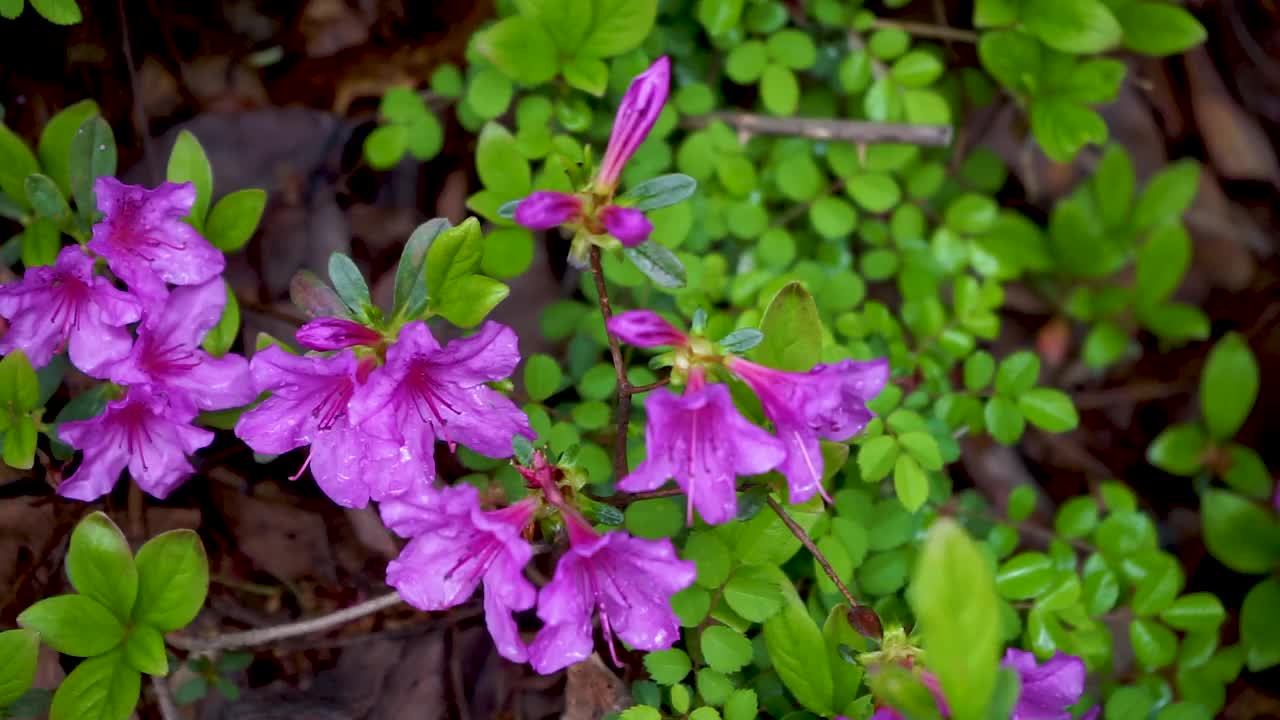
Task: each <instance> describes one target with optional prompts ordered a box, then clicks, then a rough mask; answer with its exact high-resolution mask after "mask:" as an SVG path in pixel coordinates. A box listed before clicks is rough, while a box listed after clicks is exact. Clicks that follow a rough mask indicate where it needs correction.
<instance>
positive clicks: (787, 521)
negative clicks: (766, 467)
mask: <svg viewBox="0 0 1280 720" xmlns="http://www.w3.org/2000/svg"><path fill="white" fill-rule="evenodd" d="M764 501H765V502H767V503H769V507H770V508H773V512H774V513H775V514H777V516H778V519H779V520H782V523H783V524H784V525H786V526H787V529H788V530H790V531H791V534H792V535H795V536H796V539H797V540H799V541H800V544H801V545H804V546H805V548H806V549H808V551H809V552H810V553H812V554H813V559H814V560H817V561H818V564H819V565H821V566H822V571H823V572H825V573H826V574H827V577H829V578H831V582H833V583H835V584H836V589H838V590H839V591H840V594H841V595H843V596H844V599H845V602H847V603H849V607H851V608H856V607H859V606H860V605H861V603H859V602H858V601H857V599H855V598H854V597H853V593H851V592H849V587H848V586H847V585H845V584H844V580H841V579H840V575H839V574H838V573H837V572H836V570H835V568H833V567H831V563H830V562H829V561H828V560H827V556H826V555H823V554H822V551H821V550H819V549H818V546H817V544H816V543H814V542H813V538H811V537H809V533H807V532H805V529H804V528H802V527H800V525H799V524H798V523H796V521H795V520H794V519H792V517H791V516H790V515H788V514H787V511H786V510H784V509H783V508H782V506H781V505H779V504H778V501H777V500H774V499H773V496H772V495H767V496H765V499H764Z"/></svg>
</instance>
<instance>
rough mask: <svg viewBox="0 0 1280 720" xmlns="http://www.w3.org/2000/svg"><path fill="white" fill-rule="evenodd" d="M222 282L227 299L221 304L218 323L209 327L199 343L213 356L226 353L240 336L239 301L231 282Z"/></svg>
mask: <svg viewBox="0 0 1280 720" xmlns="http://www.w3.org/2000/svg"><path fill="white" fill-rule="evenodd" d="M223 284H224V285H226V288H227V301H226V304H224V305H223V306H222V315H221V316H220V317H219V318H218V324H217V325H214V326H213V327H212V328H210V329H209V332H208V334H206V335H205V336H204V340H203V341H201V343H200V345H201V347H203V348H204V349H205V350H206V351H208V353H209V354H210V355H212V356H214V357H222V356H223V355H226V354H227V351H228V350H230V349H231V346H232V345H235V343H236V338H237V337H239V336H240V301H239V300H237V299H236V292H235V290H234V289H232V287H231V283H229V282H226V281H225V280H224V281H223Z"/></svg>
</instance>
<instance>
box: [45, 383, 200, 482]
mask: <svg viewBox="0 0 1280 720" xmlns="http://www.w3.org/2000/svg"><path fill="white" fill-rule="evenodd" d="M194 415H195V414H194V411H193V412H191V413H190V414H183V413H182V412H181V411H177V410H175V409H174V408H173V407H172V406H171V405H170V404H169V402H168V401H167V400H166V399H165V398H164V397H162V396H161V395H159V394H157V393H156V392H154V391H152V389H151V388H150V387H149V386H147V385H134V386H132V387H130V388H128V389H127V390H126V392H125V395H124V397H122V398H120V399H118V400H113V401H111V402H109V403H107V407H106V409H105V410H104V411H103V412H102V414H100V415H98V416H97V417H94V418H91V419H89V420H78V421H74V422H65V423H62V425H60V426H59V428H58V435H59V437H61V438H62V440H63V442H65V443H67V444H68V445H70V446H71V447H73V448H75V449H77V450H81V451H83V453H84V458H83V459H82V460H81V461H80V466H79V467H78V468H76V471H75V472H74V473H72V474H71V476H70V477H68V478H67V479H66V480H64V481H63V482H62V484H61V485H59V486H58V494H59V495H62V496H63V497H68V498H72V499H74V500H84V501H92V500H97V499H98V498H100V497H102V496H103V495H106V494H107V493H108V492H110V491H111V488H112V487H114V486H115V484H116V481H117V480H119V479H120V472H121V471H122V470H124V469H125V468H126V467H127V468H129V475H131V476H132V477H133V479H134V482H136V483H138V487H140V488H142V489H143V490H144V491H146V492H147V493H148V494H149V495H152V496H154V497H157V498H161V499H163V498H165V497H167V496H168V495H169V493H170V492H172V491H173V489H174V488H175V487H177V486H178V485H179V484H181V483H182V481H183V480H185V479H186V478H187V477H188V476H189V475H191V473H192V472H194V470H195V469H194V468H193V467H192V466H191V463H190V461H189V460H188V459H187V456H188V455H190V454H192V453H194V452H195V451H197V450H199V449H200V448H202V447H204V446H206V445H208V444H209V443H210V442H212V441H213V433H212V432H209V431H208V430H202V429H201V428H198V427H195V426H194V425H192V424H191V420H192V418H193V417H194Z"/></svg>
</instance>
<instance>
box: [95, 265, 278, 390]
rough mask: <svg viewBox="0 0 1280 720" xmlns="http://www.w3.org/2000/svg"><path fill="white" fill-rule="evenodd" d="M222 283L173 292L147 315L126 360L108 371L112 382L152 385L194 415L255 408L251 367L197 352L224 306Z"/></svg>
mask: <svg viewBox="0 0 1280 720" xmlns="http://www.w3.org/2000/svg"><path fill="white" fill-rule="evenodd" d="M226 301H227V296H226V287H225V286H224V285H223V282H222V279H221V278H214V279H212V280H210V281H208V282H205V283H202V284H200V285H187V286H184V287H179V288H176V289H175V290H174V291H173V292H172V293H169V296H168V297H167V298H166V299H165V300H164V302H163V303H162V304H159V305H157V306H155V307H153V308H152V309H151V311H150V312H148V314H147V316H146V318H145V319H144V320H143V321H142V324H141V325H140V326H139V327H138V339H137V341H136V342H134V344H133V347H132V348H131V349H130V351H129V354H128V355H126V356H125V357H124V358H123V359H121V360H120V361H119V362H118V363H115V364H113V365H111V366H110V367H109V368H107V370H106V373H107V375H108V377H110V379H111V381H112V382H115V383H118V384H121V385H135V384H139V383H150V384H152V385H153V386H155V388H156V390H157V391H162V392H163V393H165V394H166V395H167V396H168V398H169V401H170V402H172V403H174V404H175V405H181V406H183V407H185V408H187V409H188V410H189V411H190V412H191V413H192V414H194V412H195V410H197V409H198V410H223V409H226V408H233V407H239V406H241V405H247V404H249V403H250V402H253V399H254V398H256V397H257V396H258V394H257V393H256V392H254V390H253V384H252V383H251V382H250V380H249V363H248V361H246V360H245V359H244V358H243V357H241V356H239V355H235V354H227V355H223V356H222V357H213V356H211V355H210V354H209V353H207V352H205V351H204V350H203V349H201V347H200V341H201V340H203V339H204V336H205V335H206V334H208V332H209V330H211V329H212V328H213V326H214V325H217V324H218V319H219V318H221V317H222V308H223V306H224V305H225V304H226Z"/></svg>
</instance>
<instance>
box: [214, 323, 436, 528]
mask: <svg viewBox="0 0 1280 720" xmlns="http://www.w3.org/2000/svg"><path fill="white" fill-rule="evenodd" d="M249 370H250V374H251V376H252V381H253V382H252V388H253V391H254V393H255V394H257V393H263V392H267V393H270V395H269V396H268V397H267V398H266V399H265V400H263V401H262V402H261V403H259V404H258V406H257V407H255V408H253V409H252V410H249V411H248V412H245V413H244V414H243V415H241V416H240V419H239V420H238V421H237V422H236V428H235V432H236V436H238V437H239V438H240V439H242V440H244V442H245V443H246V444H247V445H248V446H249V447H251V448H253V449H254V450H255V451H256V452H260V453H265V454H268V455H279V454H282V453H286V452H289V451H290V450H293V449H295V448H299V447H303V446H306V445H310V446H311V451H310V454H309V455H308V457H307V462H306V463H305V464H304V465H303V467H304V469H305V468H307V467H310V468H311V474H312V475H313V476H314V477H315V479H316V484H317V485H319V486H320V489H321V490H323V491H324V493H325V495H328V496H329V497H330V498H331V499H332V500H333V501H334V502H336V503H338V504H339V505H342V506H343V507H364V506H365V505H368V504H369V499H370V498H371V497H372V498H373V499H375V500H381V499H383V498H385V497H389V496H391V495H395V494H398V493H402V492H406V491H408V490H410V489H411V488H412V487H413V486H414V484H415V483H418V484H420V485H422V486H425V485H427V484H429V483H430V482H431V480H432V479H433V478H434V477H435V465H434V463H433V459H432V456H431V455H430V454H427V455H425V456H414V455H412V454H411V453H410V452H409V451H408V450H407V449H404V448H401V447H400V446H399V445H398V444H397V443H394V442H392V441H390V440H387V439H385V438H382V437H376V436H374V435H372V434H370V433H369V432H367V430H366V429H365V428H364V427H358V426H355V425H352V424H351V422H350V418H349V415H348V405H349V404H350V402H351V398H352V397H353V396H354V395H355V393H356V391H357V389H358V388H359V387H360V386H361V383H360V379H359V376H360V367H359V366H358V364H357V362H356V358H355V356H354V355H353V354H352V353H351V351H350V350H347V351H345V352H341V353H338V354H336V355H333V356H331V357H300V356H298V355H293V354H291V353H289V352H286V351H285V350H283V349H281V348H279V347H277V346H274V345H273V346H271V347H268V348H264V349H262V350H260V351H258V352H257V353H256V354H254V356H253V360H251V361H250V362H249ZM313 461H314V462H313ZM301 473H302V471H301V470H300V471H299V475H301ZM295 477H297V476H295Z"/></svg>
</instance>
